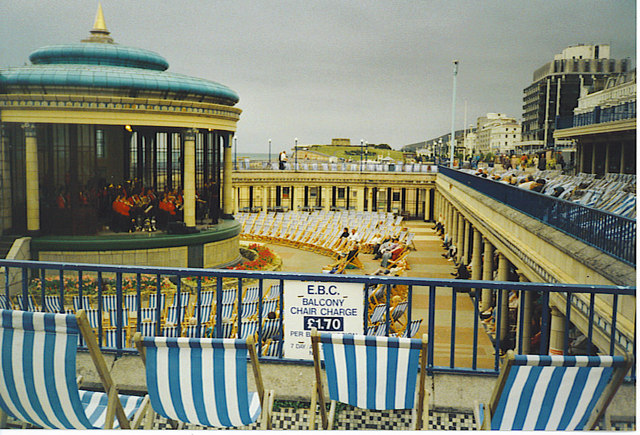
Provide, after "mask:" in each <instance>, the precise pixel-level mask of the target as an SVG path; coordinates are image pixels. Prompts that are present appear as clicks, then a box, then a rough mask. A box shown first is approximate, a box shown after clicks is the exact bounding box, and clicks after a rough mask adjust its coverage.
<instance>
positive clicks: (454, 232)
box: [451, 208, 460, 247]
mask: <svg viewBox="0 0 640 435" xmlns="http://www.w3.org/2000/svg"><path fill="white" fill-rule="evenodd" d="M459 216H460V213H458V210H456V209H455V208H454V209H453V213H452V215H451V219H452V220H451V242H452V243H453V244H454V245H456V247H458V217H459Z"/></svg>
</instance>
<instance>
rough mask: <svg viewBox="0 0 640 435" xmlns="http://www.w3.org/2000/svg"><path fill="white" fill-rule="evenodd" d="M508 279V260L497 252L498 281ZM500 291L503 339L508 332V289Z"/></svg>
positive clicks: (501, 333)
mask: <svg viewBox="0 0 640 435" xmlns="http://www.w3.org/2000/svg"><path fill="white" fill-rule="evenodd" d="M508 280H509V260H507V257H505V256H504V254H503V253H502V252H500V253H499V254H498V281H508ZM499 291H500V292H501V293H502V300H501V303H500V340H504V339H505V338H506V337H507V335H508V332H509V290H507V289H503V290H499Z"/></svg>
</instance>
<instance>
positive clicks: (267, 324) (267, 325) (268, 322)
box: [262, 319, 280, 340]
mask: <svg viewBox="0 0 640 435" xmlns="http://www.w3.org/2000/svg"><path fill="white" fill-rule="evenodd" d="M279 332H280V319H265V320H264V321H263V322H262V339H263V340H268V339H270V338H274V337H276V336H277V335H278V333H279Z"/></svg>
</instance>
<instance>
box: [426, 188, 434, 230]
mask: <svg viewBox="0 0 640 435" xmlns="http://www.w3.org/2000/svg"><path fill="white" fill-rule="evenodd" d="M432 191H433V189H425V190H424V221H425V222H429V215H430V214H431V201H430V199H431V193H432ZM434 208H435V207H434Z"/></svg>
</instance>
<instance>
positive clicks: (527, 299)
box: [516, 272, 533, 355]
mask: <svg viewBox="0 0 640 435" xmlns="http://www.w3.org/2000/svg"><path fill="white" fill-rule="evenodd" d="M518 280H519V281H520V282H528V281H529V280H528V279H527V277H526V276H524V274H523V273H522V272H518ZM523 303H524V310H522V309H518V325H517V328H518V329H517V331H516V351H517V353H519V354H521V355H528V354H529V352H530V351H531V312H532V310H531V304H532V303H533V292H530V291H521V292H520V304H523ZM523 311H524V312H523ZM521 317H522V322H521V321H520V318H521ZM521 323H522V349H520V348H518V346H519V344H518V340H517V337H520V324H521Z"/></svg>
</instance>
